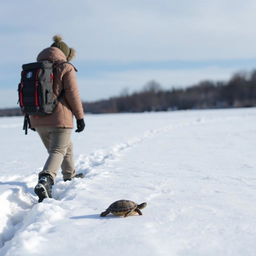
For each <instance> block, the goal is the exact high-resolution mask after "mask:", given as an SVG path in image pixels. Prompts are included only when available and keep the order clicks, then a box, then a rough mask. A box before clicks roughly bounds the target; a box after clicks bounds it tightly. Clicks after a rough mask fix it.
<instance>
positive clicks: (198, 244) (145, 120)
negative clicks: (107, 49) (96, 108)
mask: <svg viewBox="0 0 256 256" xmlns="http://www.w3.org/2000/svg"><path fill="white" fill-rule="evenodd" d="M255 116H256V109H255V108H252V109H233V110H211V111H210V110H207V111H206V110H205V111H179V112H167V113H143V114H116V115H114V114H113V115H112V114H109V115H88V116H86V129H85V132H84V133H80V134H77V133H74V134H73V142H74V148H75V159H76V168H77V171H78V172H83V173H84V174H85V175H86V177H85V178H84V179H76V180H72V181H68V182H63V181H62V177H61V173H60V172H59V175H58V177H57V180H56V184H55V186H54V191H53V197H54V198H53V199H46V200H44V201H43V203H41V204H38V203H37V198H36V196H35V194H34V192H33V188H34V186H35V184H36V182H37V173H38V172H39V171H40V170H41V169H42V166H43V164H44V161H45V159H46V157H47V153H46V150H45V149H44V147H43V145H42V143H41V142H40V140H39V138H38V136H37V134H36V133H35V132H32V131H30V132H29V135H28V136H25V135H23V134H24V133H23V131H22V130H21V128H22V121H23V120H22V118H2V119H0V132H1V133H0V136H1V141H2V146H1V159H0V206H1V211H0V256H5V255H6V256H30V255H41V256H45V255H47V256H51V255H52V256H53V255H54V256H55V255H62V256H65V255H88V256H90V255H93V256H98V255H106V256H111V255H115V256H116V255H124V256H126V255H127V256H128V255H135V256H136V255H140V256H141V255H145V256H147V255H148V256H151V255H152V256H155V255H166V256H167V255H168V256H169V255H174V256H175V255H180V256H183V255H186V256H201V255H207V256H208V255H212V256H216V255H225V256H228V255H230V256H231V255H232V256H236V255H237V256H238V255H239V256H240V255H246V256H255V255H256V245H255V240H256V218H255V216H256V204H255V199H256V173H255V167H256V158H255V141H256V118H255ZM118 199H130V200H133V201H135V202H138V203H141V202H144V201H146V202H147V203H148V206H147V207H146V208H145V209H143V210H142V213H143V216H132V217H127V218H122V217H115V216H113V215H108V216H107V217H105V218H101V217H99V214H100V213H101V212H102V211H104V210H105V209H106V208H107V207H108V206H109V205H110V204H111V203H112V202H114V201H115V200H118Z"/></svg>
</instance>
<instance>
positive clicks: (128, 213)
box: [124, 210, 134, 217]
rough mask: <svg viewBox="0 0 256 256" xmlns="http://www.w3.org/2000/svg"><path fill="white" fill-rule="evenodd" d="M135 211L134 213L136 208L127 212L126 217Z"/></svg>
mask: <svg viewBox="0 0 256 256" xmlns="http://www.w3.org/2000/svg"><path fill="white" fill-rule="evenodd" d="M133 213H134V210H131V211H129V212H127V213H126V214H125V215H124V217H128V216H130V215H133Z"/></svg>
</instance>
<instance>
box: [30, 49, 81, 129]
mask: <svg viewBox="0 0 256 256" xmlns="http://www.w3.org/2000/svg"><path fill="white" fill-rule="evenodd" d="M43 60H49V61H53V62H57V63H59V65H57V68H56V72H55V73H54V85H53V91H54V94H55V95H56V97H59V96H60V93H61V92H62V94H61V96H60V98H59V99H58V104H57V106H56V108H55V109H54V112H53V113H52V114H50V115H47V116H30V121H31V127H32V128H36V127H39V126H49V127H62V128H73V116H75V118H76V119H82V118H84V112H83V106H82V102H81V99H80V95H79V91H78V86H77V81H76V71H75V68H74V67H73V66H72V65H71V64H69V63H63V62H66V61H67V59H66V56H65V55H64V53H63V52H62V51H61V50H60V49H58V48H56V47H49V48H46V49H44V50H43V51H42V52H40V53H39V55H38V57H37V61H43Z"/></svg>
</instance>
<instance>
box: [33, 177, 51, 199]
mask: <svg viewBox="0 0 256 256" xmlns="http://www.w3.org/2000/svg"><path fill="white" fill-rule="evenodd" d="M52 185H53V179H52V177H51V176H50V175H42V176H41V177H40V178H39V181H38V183H37V185H36V186H35V189H34V191H35V193H36V194H37V196H38V197H39V199H38V202H39V203H40V202H42V201H43V200H44V199H45V198H51V197H52Z"/></svg>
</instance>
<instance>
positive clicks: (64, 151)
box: [36, 127, 75, 181]
mask: <svg viewBox="0 0 256 256" xmlns="http://www.w3.org/2000/svg"><path fill="white" fill-rule="evenodd" d="M36 131H37V132H38V134H39V136H40V138H41V140H42V142H43V144H44V145H45V147H46V149H47V151H48V154H49V156H48V158H47V161H46V163H45V165H44V168H43V170H42V171H41V172H40V173H39V178H40V177H41V176H43V175H44V174H48V175H50V176H51V177H52V179H53V181H54V180H55V178H56V176H57V172H58V170H59V169H60V168H61V170H62V175H63V179H70V178H72V177H73V176H74V175H75V164H74V158H73V145H72V142H71V133H72V129H68V128H56V127H37V128H36Z"/></svg>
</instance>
